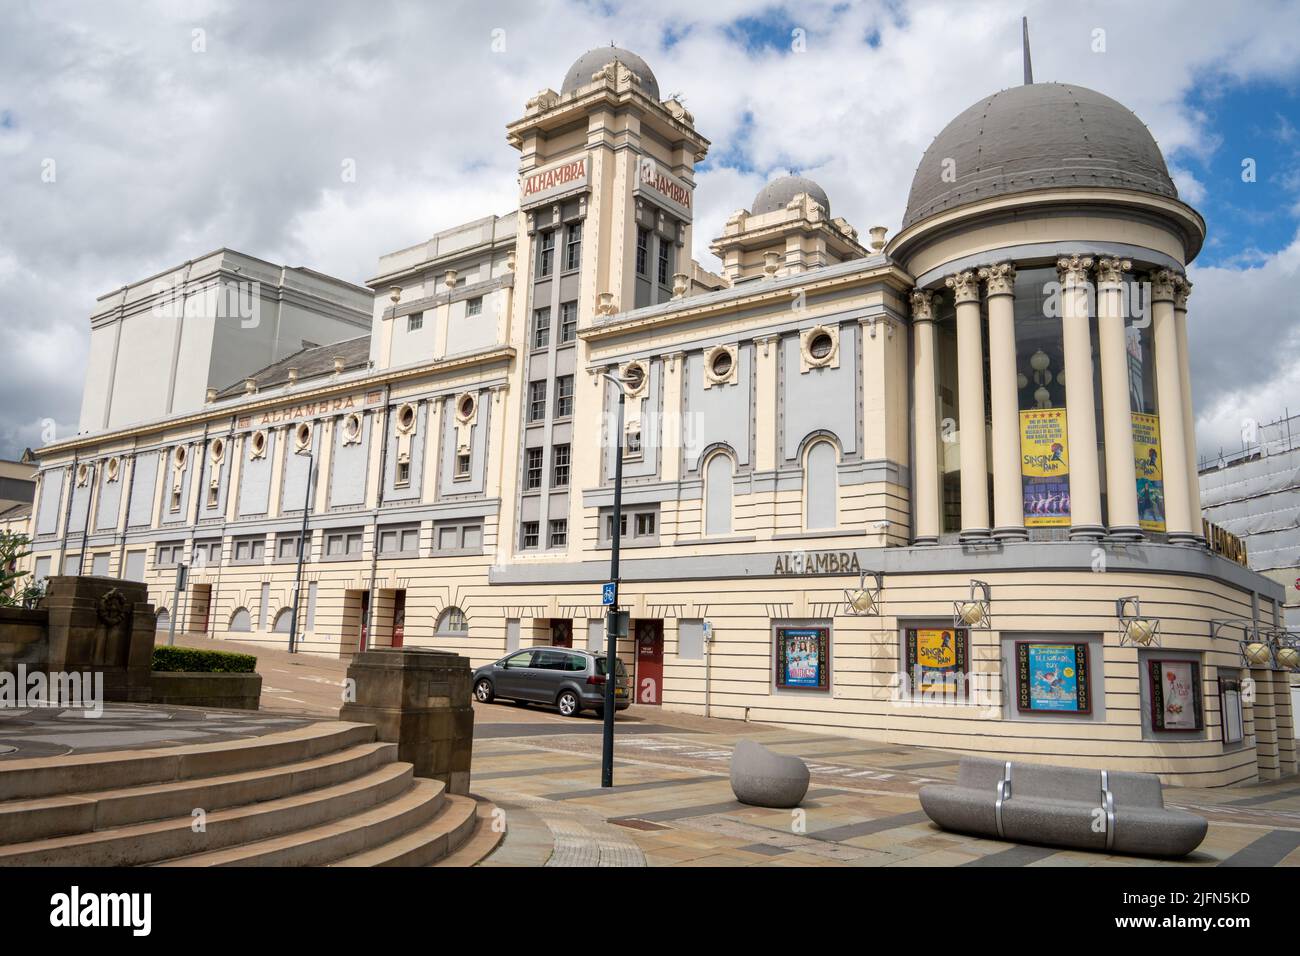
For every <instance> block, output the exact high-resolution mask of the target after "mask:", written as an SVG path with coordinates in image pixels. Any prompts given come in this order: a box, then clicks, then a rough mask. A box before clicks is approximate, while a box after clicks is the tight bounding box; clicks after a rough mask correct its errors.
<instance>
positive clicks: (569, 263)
mask: <svg viewBox="0 0 1300 956" xmlns="http://www.w3.org/2000/svg"><path fill="white" fill-rule="evenodd" d="M581 261H582V223H581V222H575V223H573V224H572V225H570V226H569V238H568V241H567V242H566V243H565V245H564V268H565V270H566V271H571V270H573V269H576V268H578V263H579V262H581Z"/></svg>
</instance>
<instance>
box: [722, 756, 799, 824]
mask: <svg viewBox="0 0 1300 956" xmlns="http://www.w3.org/2000/svg"><path fill="white" fill-rule="evenodd" d="M808 779H809V777H808V765H807V764H805V763H804V762H803V761H802V760H800V759H799V758H798V757H791V756H789V755H787V754H779V753H775V752H774V751H771V750H768V749H767V748H766V747H764V746H763V745H762V744H760V743H757V742H755V741H753V740H739V741H737V742H736V749H735V751H733V752H732V755H731V792H732V793H734V794H735V795H736V799H737V800H739V801H740V802H741V803H747V804H749V805H750V806H753V807H772V808H776V809H788V808H791V807H797V806H799V802H800V801H801V800H803V798H804V795H805V794H807V793H808Z"/></svg>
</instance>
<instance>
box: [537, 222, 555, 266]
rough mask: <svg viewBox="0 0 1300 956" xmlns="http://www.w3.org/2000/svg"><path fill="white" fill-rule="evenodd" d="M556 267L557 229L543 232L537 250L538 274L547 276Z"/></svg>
mask: <svg viewBox="0 0 1300 956" xmlns="http://www.w3.org/2000/svg"><path fill="white" fill-rule="evenodd" d="M554 269H555V231H554V230H552V231H550V232H544V233H542V240H541V243H540V244H539V245H538V251H537V276H538V278H545V277H546V276H548V275H550V274H551V272H552V271H554Z"/></svg>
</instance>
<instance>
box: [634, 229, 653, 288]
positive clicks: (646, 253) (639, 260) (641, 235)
mask: <svg viewBox="0 0 1300 956" xmlns="http://www.w3.org/2000/svg"><path fill="white" fill-rule="evenodd" d="M636 274H637V275H639V276H648V275H650V230H649V229H638V230H637V231H636Z"/></svg>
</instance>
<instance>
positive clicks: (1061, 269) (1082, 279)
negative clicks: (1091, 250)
mask: <svg viewBox="0 0 1300 956" xmlns="http://www.w3.org/2000/svg"><path fill="white" fill-rule="evenodd" d="M1092 262H1093V259H1092V256H1088V255H1083V256H1081V255H1069V256H1061V258H1059V259H1057V260H1056V274H1057V276H1059V277H1060V280H1061V282H1062V283H1064V284H1065V285H1083V284H1085V283H1086V282H1087V281H1088V273H1089V271H1091V269H1092Z"/></svg>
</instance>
